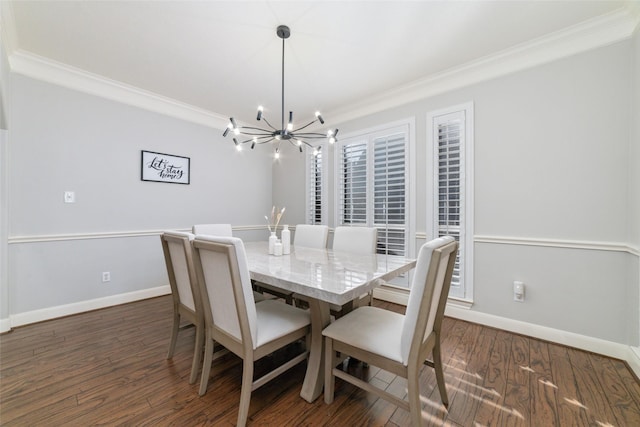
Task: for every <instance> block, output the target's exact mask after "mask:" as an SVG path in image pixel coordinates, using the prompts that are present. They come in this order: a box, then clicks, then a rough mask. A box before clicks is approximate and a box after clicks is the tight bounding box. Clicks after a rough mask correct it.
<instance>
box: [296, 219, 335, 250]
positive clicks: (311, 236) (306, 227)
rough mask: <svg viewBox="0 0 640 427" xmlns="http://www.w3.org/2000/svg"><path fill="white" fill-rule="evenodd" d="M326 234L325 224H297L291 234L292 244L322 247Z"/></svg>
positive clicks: (327, 229)
mask: <svg viewBox="0 0 640 427" xmlns="http://www.w3.org/2000/svg"><path fill="white" fill-rule="evenodd" d="M328 236H329V227H328V226H326V225H311V224H298V225H296V229H295V232H294V235H293V246H294V247H296V246H303V247H305V248H315V249H324V248H326V247H327V237H328Z"/></svg>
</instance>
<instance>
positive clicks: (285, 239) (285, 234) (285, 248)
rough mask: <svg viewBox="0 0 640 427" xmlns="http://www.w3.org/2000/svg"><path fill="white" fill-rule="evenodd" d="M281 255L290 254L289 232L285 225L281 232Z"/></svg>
mask: <svg viewBox="0 0 640 427" xmlns="http://www.w3.org/2000/svg"><path fill="white" fill-rule="evenodd" d="M281 235H282V239H281V240H282V253H283V254H284V255H288V254H290V253H291V231H289V226H288V225H285V226H284V229H283V230H282V233H281Z"/></svg>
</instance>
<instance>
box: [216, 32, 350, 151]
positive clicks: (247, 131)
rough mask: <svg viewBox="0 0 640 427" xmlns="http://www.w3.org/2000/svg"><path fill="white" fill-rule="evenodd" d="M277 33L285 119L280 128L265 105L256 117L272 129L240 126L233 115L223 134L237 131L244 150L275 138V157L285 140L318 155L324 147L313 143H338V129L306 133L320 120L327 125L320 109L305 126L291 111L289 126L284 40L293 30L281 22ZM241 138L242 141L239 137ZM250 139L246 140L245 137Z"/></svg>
mask: <svg viewBox="0 0 640 427" xmlns="http://www.w3.org/2000/svg"><path fill="white" fill-rule="evenodd" d="M276 34H277V35H278V37H280V38H281V39H282V120H281V126H280V129H276V128H275V127H274V126H273V125H272V124H271V123H269V121H268V120H267V118H266V117H265V115H264V114H263V107H262V106H259V107H258V115H257V116H256V120H257V121H263V122H264V123H266V125H267V126H268V128H265V127H254V126H238V123H237V122H236V121H235V119H234V118H233V117H231V118H230V119H229V124H228V125H227V127H226V129H225V130H224V133H223V134H222V136H223V137H226V136H227V135H228V134H229V132H232V133H233V135H234V136H233V143H234V144H235V145H236V148H237V149H238V151H240V150H242V147H243V146H244V145H245V144H248V143H251V149H253V148H254V147H255V146H256V144H266V143H269V142H273V141H275V145H276V149H275V158H276V159H277V158H279V157H280V144H281V143H282V141H288V142H289V143H290V144H292V145H294V146H297V147H298V148H299V149H300V152H301V153H302V147H303V145H305V146H307V147H309V148H310V149H313V154H314V155H318V153H319V152H320V150H321V148H322V146H321V145H314V144H313V143H312V142H317V141H318V140H320V139H327V140H328V141H329V143H330V144H333V143H335V142H336V141H337V140H336V135H337V134H338V129H332V130H329V131H327V133H326V134H325V133H319V132H305V131H304V130H305V129H306V128H308V127H309V126H311V125H312V124H314V123H316V122H320V124H324V119H323V118H322V115H321V114H320V112H319V111H318V112H316V114H315V119H313V120H312V121H310V122H309V123H307V124H306V125H304V126H300V127H298V128H296V127H294V124H293V111H289V121H288V122H287V124H286V126H285V115H284V41H285V40H286V39H288V38H289V36H290V35H291V31H290V30H289V27H287V26H286V25H280V26H279V27H278V29H277V30H276ZM238 138H239V139H240V140H238ZM244 138H246V139H244Z"/></svg>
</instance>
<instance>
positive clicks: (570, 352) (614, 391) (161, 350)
mask: <svg viewBox="0 0 640 427" xmlns="http://www.w3.org/2000/svg"><path fill="white" fill-rule="evenodd" d="M376 305H379V306H384V307H385V308H388V309H392V310H396V311H400V312H402V311H403V309H404V307H401V306H396V305H393V304H387V303H382V302H380V301H376ZM171 309H172V308H171V300H170V297H169V296H166V297H159V298H154V299H150V300H145V301H140V302H135V303H131V304H125V305H121V306H117V307H112V308H107V309H103V310H97V311H93V312H89V313H83V314H79V315H75V316H70V317H66V318H62V319H56V320H52V321H48V322H43V323H39V324H34V325H28V326H23V327H20V328H16V329H15V330H13V331H12V332H9V333H7V334H4V335H2V336H0V424H1V425H3V426H62V425H65V426H67V425H69V426H76V425H77V426H89V425H97V424H101V425H128V426H139V425H142V426H144V425H149V426H151V425H153V426H158V425H162V426H164V425H177V426H196V425H233V424H234V423H235V421H236V417H237V410H238V399H239V394H240V390H239V386H240V375H241V363H240V359H238V358H236V357H235V356H233V355H227V356H224V357H223V358H222V359H220V360H219V361H217V362H214V367H213V369H212V373H211V380H210V381H209V388H208V391H207V394H205V395H204V396H202V397H199V396H198V391H197V390H198V384H197V383H196V384H193V385H189V384H188V377H189V371H190V367H191V356H192V350H193V333H194V331H193V328H186V329H185V330H183V331H181V333H180V336H179V339H178V345H177V349H176V353H175V356H174V358H173V359H172V360H166V359H165V356H166V351H167V347H168V344H169V333H170V325H171ZM442 345H443V357H444V360H443V361H444V363H445V379H446V383H447V390H448V392H449V400H450V405H449V411H448V412H447V411H446V410H445V409H444V407H443V406H442V404H441V403H440V397H439V395H438V391H437V387H436V381H435V376H434V374H433V370H432V369H430V368H428V367H425V368H424V369H423V372H422V374H421V383H422V394H423V396H424V399H423V402H424V408H423V418H424V420H425V424H428V425H447V426H472V427H476V426H531V427H538V426H640V383H639V382H638V379H637V378H636V377H635V376H634V375H633V373H632V372H631V371H630V370H629V368H628V366H627V365H626V364H625V363H624V362H622V361H619V360H614V359H610V358H606V357H602V356H599V355H595V354H591V353H587V352H584V351H580V350H576V349H573V348H568V347H563V346H560V345H556V344H552V343H548V342H544V341H540V340H537V339H532V338H528V337H525V336H520V335H515V334H512V333H508V332H504V331H500V330H496V329H492V328H487V327H483V326H479V325H476V324H472V323H467V322H463V321H459V320H455V319H451V318H446V319H445V322H444V339H443V343H442ZM279 357H281V355H280V354H275V355H273V356H269V357H266V358H264V359H263V360H262V361H260V363H259V366H258V367H257V370H259V369H263V368H265V367H267V365H269V364H271V363H273V361H274V360H277V359H278V358H279ZM305 366H306V365H305V364H304V363H303V364H301V365H298V366H297V367H295V368H293V369H292V370H291V371H289V372H287V373H285V374H283V375H282V376H281V377H280V378H278V379H276V380H274V381H272V382H271V383H269V384H267V385H266V386H264V387H262V388H261V389H259V390H257V391H255V392H254V393H253V396H252V399H251V408H250V411H249V415H250V419H249V424H250V425H256V426H258V425H259V426H285V425H286V426H304V425H314V426H316V425H318V426H320V425H323V426H324V425H327V426H360V425H376V426H378V425H379V426H390V427H391V426H407V425H409V417H408V413H407V412H406V411H404V410H402V409H399V408H397V407H395V406H394V405H392V404H390V403H388V402H386V401H384V400H381V399H378V398H376V397H375V396H373V395H371V394H368V393H365V392H363V391H361V390H359V389H356V388H355V387H353V386H351V385H350V384H347V383H345V382H343V381H341V380H339V379H338V380H336V398H335V401H334V403H333V404H331V405H326V404H325V403H324V401H323V399H322V397H321V398H319V399H317V400H316V401H315V402H313V403H307V402H305V401H304V400H302V399H301V398H300V397H299V392H300V386H301V382H302V378H303V376H304V370H305ZM345 369H351V370H355V371H360V373H361V375H362V376H363V377H366V378H367V379H368V381H370V382H371V383H375V384H376V385H378V386H381V387H384V388H386V389H387V390H388V391H390V392H392V393H394V394H397V395H398V396H403V395H404V394H405V381H404V380H401V379H400V378H397V377H395V376H394V375H391V374H389V373H388V372H384V371H381V370H379V369H377V368H375V367H370V368H363V367H362V366H361V365H360V364H357V363H352V364H351V365H348V364H346V365H345Z"/></svg>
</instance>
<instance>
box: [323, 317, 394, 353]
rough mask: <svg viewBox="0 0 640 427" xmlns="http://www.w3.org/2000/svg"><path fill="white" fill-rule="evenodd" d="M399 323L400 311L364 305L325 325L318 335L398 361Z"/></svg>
mask: <svg viewBox="0 0 640 427" xmlns="http://www.w3.org/2000/svg"><path fill="white" fill-rule="evenodd" d="M403 322H404V316H403V315H402V314H399V313H394V312H392V311H389V310H383V309H381V308H377V307H369V306H364V307H359V308H357V309H355V310H353V311H352V312H351V313H349V314H347V315H345V316H343V317H341V318H339V319H338V320H336V321H335V322H333V323H332V324H330V325H329V326H327V327H326V328H325V329H324V330H323V331H322V335H324V336H326V337H329V338H333V339H335V340H337V341H342V342H345V343H348V344H350V345H353V346H354V347H358V348H361V349H363V350H366V351H369V352H371V353H375V354H378V355H380V356H383V357H386V358H388V359H391V360H395V361H396V362H400V363H402V352H401V348H400V337H401V335H400V331H402V324H403Z"/></svg>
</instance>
